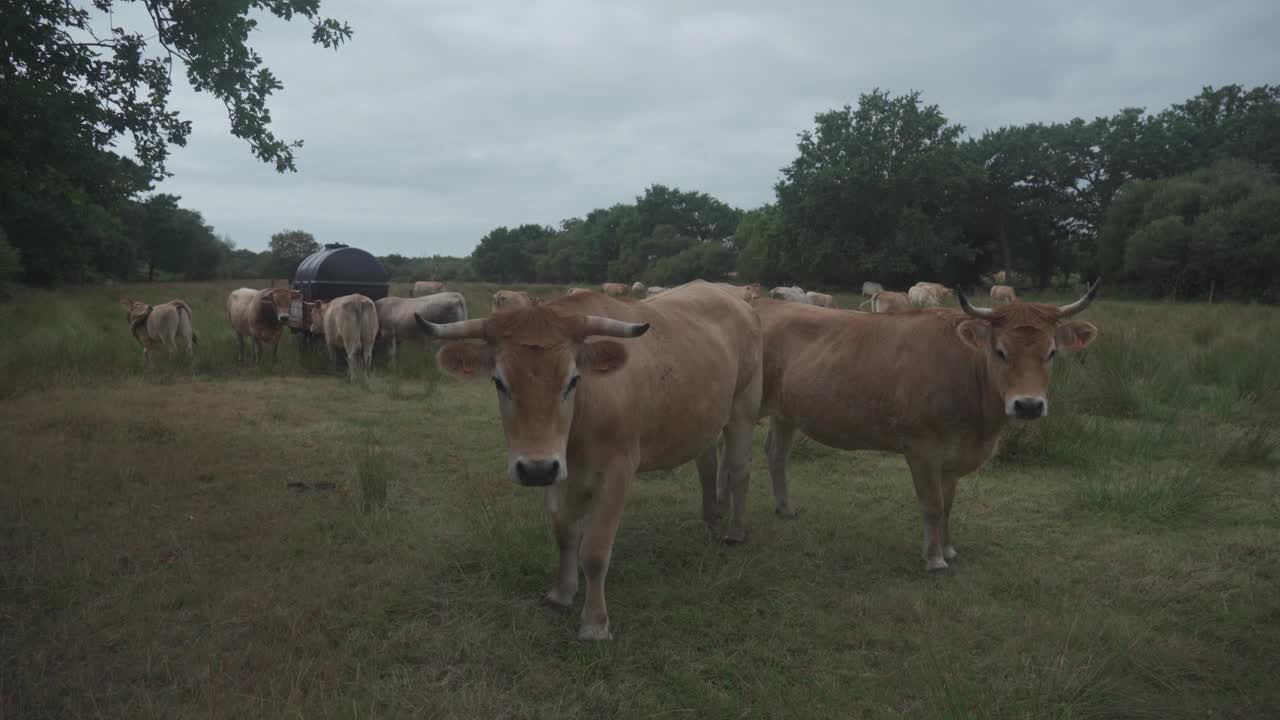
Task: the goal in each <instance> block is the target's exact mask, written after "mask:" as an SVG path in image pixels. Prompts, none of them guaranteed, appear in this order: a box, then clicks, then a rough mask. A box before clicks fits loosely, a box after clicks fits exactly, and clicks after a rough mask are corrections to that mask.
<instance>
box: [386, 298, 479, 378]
mask: <svg viewBox="0 0 1280 720" xmlns="http://www.w3.org/2000/svg"><path fill="white" fill-rule="evenodd" d="M374 305H375V306H377V308H378V334H379V335H380V336H381V337H382V338H383V339H385V340H389V341H390V342H391V362H393V363H394V362H395V361H396V355H397V353H398V351H399V348H400V342H401V341H402V340H409V339H411V338H421V337H423V335H422V330H421V328H419V327H418V321H417V320H416V319H415V318H414V315H421V316H422V317H424V318H426V319H427V321H428V322H434V323H451V322H461V321H463V320H466V319H467V299H466V298H464V297H463V296H462V293H460V292H452V291H446V292H442V293H436V294H435V295H428V296H427V297H421V298H402V297H384V298H382V299H381V300H379V301H378V302H376V303H374Z"/></svg>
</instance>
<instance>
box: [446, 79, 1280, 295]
mask: <svg viewBox="0 0 1280 720" xmlns="http://www.w3.org/2000/svg"><path fill="white" fill-rule="evenodd" d="M964 133H965V129H964V127H963V126H961V125H959V124H957V123H954V122H951V121H950V120H948V119H947V117H946V115H945V114H944V113H943V112H942V110H941V109H940V108H939V107H938V106H937V105H929V104H926V103H924V102H923V101H922V100H921V96H920V94H919V93H916V92H912V93H908V94H905V95H899V96H893V95H891V94H890V93H888V92H885V91H881V90H876V91H873V92H871V93H867V94H864V95H862V96H861V97H860V98H859V100H858V104H857V106H856V107H853V106H846V107H844V108H841V109H838V110H831V111H827V112H823V113H820V114H818V115H817V116H816V118H815V121H814V127H813V128H811V129H807V130H804V131H803V132H801V133H800V135H799V141H798V144H797V151H798V152H797V157H796V158H795V159H794V160H793V161H792V162H791V163H790V164H789V165H787V166H786V167H784V168H782V171H781V179H780V180H779V181H778V182H777V184H776V185H775V186H774V191H775V199H774V201H773V202H771V203H769V204H766V205H764V206H763V207H759V208H754V209H751V210H748V211H745V212H744V211H741V210H738V209H735V208H731V207H729V206H727V205H725V204H724V203H722V202H720V201H718V200H716V199H715V198H713V197H710V196H708V195H705V194H703V193H696V192H682V191H680V190H678V189H673V188H667V187H664V186H662V185H654V186H652V187H650V188H648V189H647V190H645V192H644V193H643V194H642V195H641V196H639V197H637V198H636V201H635V203H633V204H619V205H614V206H613V207H610V208H607V209H597V210H593V211H592V212H590V213H588V214H587V216H586V217H585V218H572V219H569V220H565V221H562V222H561V223H560V225H559V227H555V228H552V227H544V226H540V225H522V226H519V227H516V228H507V227H500V228H496V229H494V230H492V231H491V232H489V233H488V234H487V235H485V236H484V237H483V238H482V239H481V240H480V244H479V246H478V247H477V248H476V250H475V251H474V253H473V254H472V256H471V258H470V264H471V267H472V271H473V272H474V274H475V275H476V276H479V277H483V278H486V279H493V280H498V281H510V280H519V281H528V282H532V281H540V282H599V281H604V280H609V281H619V282H631V281H634V280H637V279H638V280H641V281H643V282H646V283H649V284H660V285H669V284H676V283H680V282H685V281H687V280H689V279H692V278H694V277H703V278H713V279H717V278H721V277H723V276H725V275H726V274H727V273H729V272H730V271H736V272H737V277H738V278H739V279H740V280H742V281H759V282H762V283H765V284H769V285H774V284H792V283H794V284H800V285H804V286H806V287H815V288H829V289H834V288H855V287H858V286H860V285H861V283H862V282H863V281H864V280H876V281H879V282H882V283H884V284H885V285H886V286H897V287H903V286H909V285H910V284H912V283H913V282H915V281H917V280H921V279H928V280H934V281H939V282H943V283H946V284H961V285H964V284H978V283H981V282H982V279H983V278H984V277H990V276H991V274H993V273H996V272H1004V273H1006V276H1010V277H1015V278H1020V279H1021V280H1022V282H1023V284H1026V285H1031V286H1034V287H1038V288H1046V287H1049V286H1051V285H1052V284H1053V283H1054V282H1055V281H1059V282H1063V283H1066V282H1071V281H1074V280H1078V279H1080V278H1081V277H1094V276H1096V275H1099V274H1105V275H1107V276H1108V277H1109V278H1110V279H1111V280H1112V281H1114V282H1120V283H1128V284H1131V285H1134V286H1136V287H1138V288H1141V289H1146V290H1149V291H1151V292H1152V293H1155V294H1173V295H1188V294H1191V295H1196V294H1206V293H1209V292H1210V291H1213V292H1215V293H1218V294H1227V295H1232V296H1236V297H1249V298H1260V299H1265V300H1271V301H1275V300H1280V273H1277V272H1276V270H1277V269H1280V268H1278V267H1277V265H1278V264H1280V185H1278V184H1277V177H1276V173H1277V171H1280V87H1276V86H1267V85H1264V86H1260V87H1256V88H1252V89H1245V88H1243V87H1240V86H1237V85H1229V86H1225V87H1222V88H1205V89H1204V90H1203V91H1202V92H1201V93H1200V94H1199V95H1197V96H1195V97H1193V98H1191V99H1189V100H1187V101H1186V102H1183V103H1178V104H1175V105H1173V106H1171V107H1169V108H1167V109H1165V110H1163V111H1161V112H1159V113H1156V114H1149V113H1147V112H1146V111H1145V110H1142V109H1138V108H1125V109H1122V110H1120V111H1119V112H1117V113H1116V114H1114V115H1110V116H1105V117H1099V118H1095V119H1094V120H1092V121H1085V120H1082V119H1079V118H1077V119H1073V120H1070V121H1067V122H1059V123H1048V124H1043V123H1032V124H1028V125H1017V126H1009V127H1004V128H1000V129H997V130H992V131H988V132H985V133H983V134H982V135H981V136H979V137H966V136H965V134H964Z"/></svg>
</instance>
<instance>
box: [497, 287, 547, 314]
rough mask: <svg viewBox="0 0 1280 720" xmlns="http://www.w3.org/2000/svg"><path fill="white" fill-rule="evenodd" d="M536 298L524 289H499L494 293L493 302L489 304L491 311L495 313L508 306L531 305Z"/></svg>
mask: <svg viewBox="0 0 1280 720" xmlns="http://www.w3.org/2000/svg"><path fill="white" fill-rule="evenodd" d="M536 302H537V301H536V300H534V299H533V297H531V296H530V295H529V293H527V292H525V291H524V290H499V291H498V292H496V293H494V294H493V302H492V303H490V304H489V312H491V313H494V312H498V311H499V310H505V309H508V308H518V307H529V306H530V305H534V304H536Z"/></svg>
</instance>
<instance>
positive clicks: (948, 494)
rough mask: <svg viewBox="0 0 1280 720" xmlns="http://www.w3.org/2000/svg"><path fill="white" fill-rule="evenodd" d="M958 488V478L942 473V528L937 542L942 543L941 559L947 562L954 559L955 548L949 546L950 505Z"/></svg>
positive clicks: (957, 476)
mask: <svg viewBox="0 0 1280 720" xmlns="http://www.w3.org/2000/svg"><path fill="white" fill-rule="evenodd" d="M959 486H960V476H959V475H952V474H949V473H943V475H942V527H941V528H940V529H939V530H938V536H939V542H941V543H942V557H943V558H945V559H947V560H954V559H955V558H956V554H957V553H956V548H955V546H954V545H952V544H951V504H952V502H954V501H955V499H956V489H957V488H958V487H959Z"/></svg>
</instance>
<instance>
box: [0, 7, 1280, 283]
mask: <svg viewBox="0 0 1280 720" xmlns="http://www.w3.org/2000/svg"><path fill="white" fill-rule="evenodd" d="M115 2H116V0H93V2H91V3H90V2H74V1H71V2H68V1H67V0H27V1H25V2H18V3H12V2H10V3H6V4H5V10H4V18H5V22H4V23H0V48H3V52H0V288H2V287H3V285H4V284H5V283H7V282H9V281H13V280H19V281H23V282H27V283H32V284H44V285H53V284H58V283H78V282H88V281H93V280H95V279H98V278H104V277H112V278H121V279H129V278H155V277H174V276H178V277H186V278H191V279H203V278H210V277H229V276H239V277H267V276H273V277H282V276H289V275H291V274H292V266H291V263H292V264H293V265H296V262H297V260H298V259H300V258H299V257H298V255H297V253H298V252H299V248H300V247H315V248H318V247H319V246H318V244H317V243H316V242H315V238H313V237H310V236H309V235H307V234H306V233H305V232H304V231H283V232H281V233H277V236H280V238H281V239H280V240H278V241H277V238H276V237H274V236H273V238H272V249H271V250H268V251H265V252H254V251H250V250H245V249H238V248H236V247H235V244H234V243H233V242H232V241H231V240H230V238H227V237H225V236H219V235H218V234H217V233H216V231H215V230H214V229H213V228H212V227H210V226H209V224H208V223H206V222H205V220H204V218H203V217H202V216H201V214H200V213H199V212H198V211H197V210H194V209H190V208H184V207H181V205H180V204H179V203H180V198H177V197H175V196H173V195H167V194H154V193H151V191H152V190H153V187H154V183H155V182H156V181H158V180H160V179H162V178H163V177H166V176H167V175H168V172H167V170H166V167H165V162H166V159H167V157H168V152H169V149H170V147H171V146H173V145H179V146H181V145H183V144H185V142H186V138H187V137H188V136H189V134H190V132H191V124H190V122H189V121H186V120H183V119H182V118H181V117H180V115H179V114H178V113H177V112H176V111H174V110H172V109H171V108H170V107H169V104H168V96H169V90H170V78H171V75H172V72H173V70H174V69H175V67H177V68H179V69H185V71H186V73H187V78H188V81H189V82H190V84H191V86H192V87H193V88H195V89H196V90H197V91H199V92H207V93H210V94H212V95H213V96H214V97H217V98H218V99H220V100H221V101H222V102H223V103H224V105H225V106H226V107H227V111H228V120H229V122H230V128H231V131H232V133H233V134H235V135H236V136H238V137H240V138H242V139H244V140H245V141H246V142H247V143H248V144H249V146H250V148H251V149H252V151H253V153H254V154H255V155H257V156H258V157H259V158H260V159H261V160H263V161H264V162H267V163H270V164H272V165H274V166H275V168H276V169H277V170H278V171H281V172H288V171H294V170H295V165H294V152H295V150H296V149H297V148H299V147H300V146H301V141H297V140H285V139H281V138H278V137H276V136H275V135H274V134H273V132H272V130H271V115H270V112H269V108H268V105H267V103H268V100H269V99H270V97H271V95H272V94H273V93H274V91H276V90H278V89H280V87H281V85H280V83H279V81H278V80H277V79H276V78H275V77H274V75H272V74H271V72H270V70H269V69H268V68H266V67H265V66H264V65H263V62H262V59H261V57H260V56H259V55H258V54H257V53H256V52H255V51H254V50H253V48H252V47H251V46H250V45H249V43H248V39H249V37H250V33H251V31H252V30H253V28H254V27H255V25H256V22H257V21H256V20H255V19H254V18H253V17H252V16H251V8H250V7H248V6H244V7H240V6H237V7H235V8H229V9H227V12H225V13H191V12H188V11H187V9H186V5H185V4H184V3H181V2H179V1H178V0H148V2H147V8H148V10H149V13H148V18H149V23H150V24H149V25H148V26H145V27H141V28H126V27H116V26H115V25H116V20H115V17H116V16H115V15H113V14H112V13H111V9H112V7H113V6H114V4H115ZM319 5H320V3H319V2H318V1H317V0H271V2H266V3H260V4H257V5H256V6H257V7H260V8H261V9H262V10H264V11H266V12H270V13H272V14H273V15H275V16H277V17H279V18H280V19H283V20H286V21H288V20H299V19H301V20H303V21H305V22H309V23H310V25H311V33H310V34H311V40H312V42H314V43H315V44H318V45H320V46H322V47H324V48H329V49H333V48H337V47H338V46H340V45H341V44H342V43H344V42H345V41H346V40H348V39H349V38H350V37H351V30H350V28H349V27H348V26H347V25H346V24H345V23H343V22H341V21H338V20H335V19H332V18H326V17H324V16H322V15H321V14H320V9H319ZM104 23H105V24H104ZM126 149H127V150H129V152H126ZM1277 171H1280V87H1277V86H1271V85H1261V86H1258V87H1254V88H1245V87H1241V86H1238V85H1227V86H1224V87H1218V88H1214V87H1208V88H1205V89H1204V90H1203V91H1202V92H1200V93H1199V94H1198V95H1196V96H1195V97H1192V98H1190V99H1188V100H1186V101H1185V102H1182V103H1177V104H1174V105H1172V106H1170V107H1168V108H1166V109H1164V110H1161V111H1159V112H1155V113H1150V112H1147V111H1146V110H1145V109H1141V108H1122V109H1120V110H1119V111H1117V112H1116V113H1114V114H1112V115H1108V116H1103V117H1098V118H1095V119H1093V120H1089V121H1087V120H1084V119H1080V118H1076V119H1072V120H1068V121H1062V122H1047V123H1030V124H1026V125H1014V126H1009V127H1003V128H999V129H997V130H991V131H987V132H984V133H982V134H981V135H980V136H976V137H974V136H969V135H967V134H966V130H965V128H964V127H963V126H961V125H959V124H958V123H955V122H953V121H951V120H950V119H949V118H948V117H947V116H946V115H945V114H944V113H943V111H942V110H941V108H939V107H938V106H937V105H931V104H927V103H925V102H924V101H923V100H922V98H921V95H920V94H919V93H917V92H911V93H907V94H905V95H893V94H891V93H890V92H887V91H883V90H878V89H877V90H874V91H872V92H870V93H867V94H864V95H862V96H860V97H859V98H858V101H857V104H856V105H850V106H846V107H843V108H839V109H833V110H829V111H826V112H821V113H819V114H817V115H816V116H815V118H814V123H813V126H812V127H810V128H808V129H805V130H803V131H802V132H801V133H800V134H799V139H798V143H797V148H796V156H795V157H794V159H793V160H792V161H791V162H790V163H789V164H788V165H787V166H786V167H784V168H781V176H780V179H779V180H778V182H777V183H776V184H775V186H774V188H773V189H774V198H773V201H772V202H770V203H768V204H766V205H764V206H762V207H758V208H752V209H747V210H742V209H738V208H733V207H730V206H729V205H727V204H725V203H724V202H722V201H720V200H718V199H716V198H714V197H712V196H710V195H708V194H706V193H703V192H697V191H685V190H681V189H679V188H671V187H667V186H664V185H656V184H655V185H652V186H650V187H649V188H647V189H645V190H643V192H642V194H641V195H639V196H638V197H636V198H635V201H634V202H631V203H619V204H615V205H613V206H611V207H608V208H597V209H595V210H592V211H590V212H588V213H586V214H585V215H584V216H582V217H575V218H569V219H566V220H562V221H560V222H559V223H558V224H556V225H554V226H551V225H545V224H541V223H529V224H524V225H520V226H517V227H499V228H494V229H493V230H491V231H490V232H488V233H487V234H486V235H485V236H484V237H482V238H480V239H479V244H478V245H477V247H476V248H475V250H474V251H473V253H472V254H471V255H470V256H469V257H467V258H453V257H444V256H438V255H437V256H432V257H406V256H403V255H388V256H385V257H383V258H382V260H383V262H384V264H386V266H387V268H388V269H389V270H390V271H391V273H392V275H393V277H394V278H396V279H398V280H408V279H418V278H424V277H434V278H437V279H444V280H448V279H485V280H493V281H497V282H516V281H519V282H538V281H541V282H557V283H570V282H573V283H595V282H601V281H606V280H610V281H624V282H631V281H634V280H641V281H643V282H646V283H649V284H660V285H671V284H676V283H679V282H684V281H686V280H689V279H692V278H695V277H703V278H720V277H724V276H726V275H727V274H729V273H730V272H733V271H736V272H737V275H738V277H739V278H740V279H741V280H744V281H745V280H756V281H760V282H762V283H766V284H782V283H788V284H791V283H794V284H801V285H804V286H807V287H814V288H827V289H834V288H840V287H857V286H858V285H860V283H861V282H862V281H863V280H866V279H874V280H877V281H879V282H882V283H884V284H886V285H888V286H899V287H901V286H903V285H909V284H910V283H911V282H914V281H915V280H920V279H929V280H935V281H939V282H944V283H947V284H974V283H978V282H980V281H981V280H982V278H984V277H987V276H989V274H991V273H994V272H997V271H1005V272H1006V273H1008V274H1009V276H1011V277H1014V278H1017V279H1019V281H1020V282H1021V284H1025V285H1032V286H1037V287H1047V286H1049V285H1051V284H1053V283H1054V282H1064V283H1065V282H1070V281H1073V280H1075V279H1078V278H1080V277H1082V276H1093V275H1095V274H1105V275H1107V277H1108V278H1109V281H1110V282H1124V283H1130V284H1132V285H1134V286H1136V287H1140V288H1144V289H1146V290H1148V291H1150V292H1151V293H1153V294H1173V295H1179V296H1186V295H1207V294H1214V295H1215V296H1218V295H1227V296H1233V297H1249V298H1262V299H1266V300H1272V301H1275V300H1280V281H1278V280H1276V278H1278V277H1280V274H1277V273H1276V272H1275V270H1276V269H1277V264H1280V247H1278V245H1280V240H1277V238H1278V237H1280V220H1278V219H1277V213H1278V212H1280V211H1277V209H1276V208H1277V206H1278V203H1277V199H1278V198H1277V192H1278V191H1277V179H1276V173H1277ZM303 236H305V238H303ZM300 238H302V239H306V238H309V244H308V242H302V240H300ZM424 244H425V243H424Z"/></svg>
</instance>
